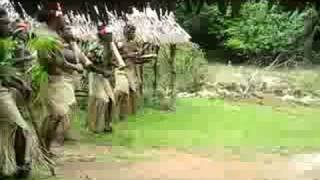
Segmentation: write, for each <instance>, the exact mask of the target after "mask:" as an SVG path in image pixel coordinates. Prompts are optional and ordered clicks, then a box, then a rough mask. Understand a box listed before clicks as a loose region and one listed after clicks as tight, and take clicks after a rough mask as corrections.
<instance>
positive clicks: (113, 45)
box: [111, 42, 126, 68]
mask: <svg viewBox="0 0 320 180" xmlns="http://www.w3.org/2000/svg"><path fill="white" fill-rule="evenodd" d="M111 47H112V51H113V53H114V55H115V56H116V59H117V61H118V63H119V66H120V68H122V67H125V66H126V63H125V62H124V60H123V59H122V57H121V55H120V53H119V50H118V48H117V46H116V44H115V43H114V42H112V43H111Z"/></svg>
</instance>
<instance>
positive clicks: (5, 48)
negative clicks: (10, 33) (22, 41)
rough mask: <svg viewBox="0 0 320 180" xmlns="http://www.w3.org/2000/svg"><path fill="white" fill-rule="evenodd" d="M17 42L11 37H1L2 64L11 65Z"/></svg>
mask: <svg viewBox="0 0 320 180" xmlns="http://www.w3.org/2000/svg"><path fill="white" fill-rule="evenodd" d="M15 47H16V42H15V41H13V40H12V39H10V38H4V39H0V66H8V65H9V66H10V65H11V64H12V61H11V60H12V58H14V49H15Z"/></svg>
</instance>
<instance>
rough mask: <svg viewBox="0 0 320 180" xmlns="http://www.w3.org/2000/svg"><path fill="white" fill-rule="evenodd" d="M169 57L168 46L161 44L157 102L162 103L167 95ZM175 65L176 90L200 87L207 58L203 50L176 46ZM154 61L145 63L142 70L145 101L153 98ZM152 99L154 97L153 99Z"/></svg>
mask: <svg viewBox="0 0 320 180" xmlns="http://www.w3.org/2000/svg"><path fill="white" fill-rule="evenodd" d="M169 57H170V52H169V47H167V46H162V47H161V48H160V52H159V57H158V69H159V73H158V74H159V77H158V88H157V92H156V93H157V98H158V99H156V101H157V102H158V103H160V104H161V103H164V102H165V101H166V99H165V97H166V96H167V95H168V92H169V91H168V86H169V82H170V72H169V70H168V69H169V64H168V60H169ZM175 62H176V64H175V66H176V73H177V74H176V76H177V79H176V82H177V83H176V86H177V91H178V92H179V91H180V92H181V91H183V92H195V91H198V90H200V89H201V87H202V85H203V83H204V81H205V79H206V75H207V64H208V62H207V59H206V58H205V55H204V52H202V50H201V49H199V48H198V47H196V46H194V45H191V44H185V45H178V46H177V53H176V59H175ZM153 70H154V63H150V64H147V65H146V66H145V70H144V79H145V99H146V101H145V102H146V103H147V104H148V103H150V104H152V103H153V102H154V101H153V102H149V101H150V100H152V99H153V98H152V97H153V93H154V92H153V89H152V88H153V82H154V71H153ZM153 100H154V99H153Z"/></svg>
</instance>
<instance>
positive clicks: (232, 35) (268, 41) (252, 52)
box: [177, 0, 311, 64]
mask: <svg viewBox="0 0 320 180" xmlns="http://www.w3.org/2000/svg"><path fill="white" fill-rule="evenodd" d="M310 9H311V8H306V9H304V10H300V11H298V10H296V11H293V12H292V11H286V10H284V9H283V7H282V6H280V5H278V4H273V5H271V4H270V3H268V1H266V0H262V1H255V0H249V1H247V2H245V3H244V4H243V5H242V8H241V11H240V16H238V17H236V18H234V17H232V16H231V12H230V11H229V12H227V13H226V15H222V14H221V13H220V11H219V9H218V6H217V5H215V4H213V5H210V6H208V5H206V6H205V7H204V8H203V9H202V10H201V12H200V13H199V15H197V16H198V17H199V18H201V19H207V21H201V22H200V24H205V25H206V26H207V28H202V29H201V31H203V32H201V36H204V37H203V38H202V39H198V38H194V37H193V38H194V40H200V41H202V40H203V41H205V42H204V43H206V44H208V46H206V48H209V49H218V48H219V49H220V48H222V49H223V50H224V51H225V52H228V53H227V54H228V57H222V58H225V59H228V60H229V58H230V60H236V61H239V62H240V61H242V60H252V59H253V60H254V61H258V60H261V61H262V62H264V63H266V64H268V63H270V61H273V60H275V58H276V57H277V56H278V55H279V54H285V55H284V56H282V57H283V58H282V59H283V60H285V59H290V58H291V57H292V56H293V55H297V57H298V58H296V57H295V59H299V58H300V59H302V58H301V57H302V55H303V48H302V47H303V42H304V39H303V31H304V23H305V17H306V16H307V14H308V13H309V12H310ZM192 16H194V14H192V13H190V14H188V13H187V12H185V11H183V8H180V9H179V8H178V10H177V19H178V20H179V22H180V23H182V25H183V26H184V27H185V28H186V29H187V30H188V32H190V34H191V35H193V36H194V35H195V36H197V34H194V32H193V31H194V28H192V27H193V26H195V23H194V21H193V19H195V18H194V17H192ZM205 25H200V26H201V27H204V26H205ZM212 36H215V40H217V41H212ZM300 37H301V38H300ZM199 43H200V44H201V42H199ZM202 43H203V42H202ZM217 45H218V46H217ZM300 55H301V56H300ZM224 56H225V55H224ZM220 59H221V58H220Z"/></svg>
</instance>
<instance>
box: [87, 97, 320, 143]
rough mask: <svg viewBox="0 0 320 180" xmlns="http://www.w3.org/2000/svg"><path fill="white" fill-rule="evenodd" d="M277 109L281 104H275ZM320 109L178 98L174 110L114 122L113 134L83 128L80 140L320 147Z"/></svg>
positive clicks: (142, 114)
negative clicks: (82, 137)
mask: <svg viewBox="0 0 320 180" xmlns="http://www.w3.org/2000/svg"><path fill="white" fill-rule="evenodd" d="M278 109H279V108H278ZM319 116H320V110H317V109H315V108H314V109H311V108H304V107H285V108H282V109H280V110H277V109H276V108H275V107H271V106H270V107H268V106H259V105H254V104H244V103H241V104H240V103H230V102H224V101H222V100H206V99H180V100H178V102H177V111H176V112H161V111H157V110H152V109H148V108H146V109H145V110H144V111H143V112H141V113H139V114H138V115H137V116H136V117H131V118H129V119H128V121H125V122H119V123H117V124H115V132H114V133H113V135H93V134H91V133H88V132H86V131H85V130H82V134H84V135H85V138H84V139H83V141H89V142H92V143H97V144H112V145H121V146H127V147H134V148H146V147H173V148H188V149H189V148H202V147H203V148H211V147H213V148H214V147H226V146H228V147H229V146H231V147H250V148H252V147H253V148H256V147H261V148H264V149H273V148H275V147H279V146H282V147H285V148H289V149H292V148H294V149H301V148H302V149H314V148H315V149H319V148H320V119H319Z"/></svg>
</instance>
